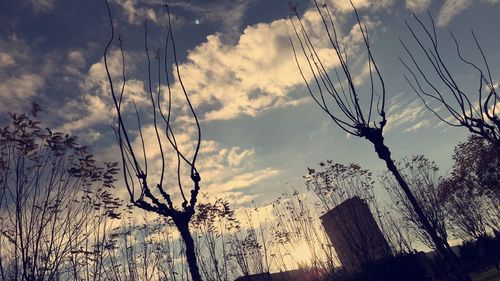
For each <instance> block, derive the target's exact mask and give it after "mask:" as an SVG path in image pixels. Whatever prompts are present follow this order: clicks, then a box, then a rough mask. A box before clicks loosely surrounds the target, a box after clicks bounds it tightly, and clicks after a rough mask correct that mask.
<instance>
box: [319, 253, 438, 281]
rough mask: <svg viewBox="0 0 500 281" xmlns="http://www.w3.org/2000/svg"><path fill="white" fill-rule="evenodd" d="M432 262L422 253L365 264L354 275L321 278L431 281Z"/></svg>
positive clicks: (337, 272)
mask: <svg viewBox="0 0 500 281" xmlns="http://www.w3.org/2000/svg"><path fill="white" fill-rule="evenodd" d="M429 263H430V261H429V260H428V259H427V258H426V257H425V256H424V255H423V254H421V253H418V254H401V255H398V256H395V257H390V258H386V259H382V260H379V261H377V262H374V263H369V264H365V265H364V266H363V269H362V270H361V271H360V272H358V273H354V274H349V273H347V272H345V271H342V270H340V271H336V272H334V273H331V274H328V275H326V276H324V277H323V278H321V279H320V280H321V281H330V280H331V281H380V280H385V281H430V280H432V279H431V278H430V277H429V274H428V271H429V266H430V264H429Z"/></svg>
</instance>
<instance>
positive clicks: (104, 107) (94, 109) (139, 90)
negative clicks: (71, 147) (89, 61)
mask: <svg viewBox="0 0 500 281" xmlns="http://www.w3.org/2000/svg"><path fill="white" fill-rule="evenodd" d="M68 57H69V61H70V63H74V64H76V65H83V64H85V59H84V58H83V55H82V54H81V53H79V52H71V53H70V54H69V55H68ZM125 57H126V60H127V67H128V69H129V70H130V71H133V70H134V64H135V61H136V59H137V58H136V57H135V56H134V55H132V54H129V53H125ZM108 65H109V70H110V73H111V76H112V77H113V81H114V83H115V84H114V88H115V91H117V93H119V91H120V87H121V72H122V61H121V54H120V51H118V50H114V51H111V52H110V53H109V55H108ZM75 71H76V70H75ZM82 80H83V81H81V82H80V85H79V89H80V93H81V94H80V96H78V97H76V98H75V99H73V100H71V101H69V102H67V103H66V104H65V105H64V106H63V108H62V109H61V110H60V114H61V117H63V118H64V120H66V122H65V123H64V125H63V126H62V127H61V128H59V130H63V131H65V132H69V133H74V132H75V131H77V130H81V129H86V128H89V127H91V126H93V125H96V124H102V123H108V124H111V122H112V120H113V117H114V116H115V115H116V113H115V110H114V105H113V103H112V97H111V91H110V86H109V83H108V80H107V76H106V70H105V68H104V61H103V60H102V59H101V60H100V61H99V62H96V63H94V64H93V65H91V66H90V68H89V70H88V73H87V74H85V75H83V77H82ZM132 100H134V101H135V103H136V104H138V105H144V104H147V103H148V99H147V95H146V91H145V88H144V83H143V82H142V81H139V80H135V79H130V80H127V83H126V86H125V92H124V105H123V110H124V111H127V110H130V109H131V106H130V102H131V101H132Z"/></svg>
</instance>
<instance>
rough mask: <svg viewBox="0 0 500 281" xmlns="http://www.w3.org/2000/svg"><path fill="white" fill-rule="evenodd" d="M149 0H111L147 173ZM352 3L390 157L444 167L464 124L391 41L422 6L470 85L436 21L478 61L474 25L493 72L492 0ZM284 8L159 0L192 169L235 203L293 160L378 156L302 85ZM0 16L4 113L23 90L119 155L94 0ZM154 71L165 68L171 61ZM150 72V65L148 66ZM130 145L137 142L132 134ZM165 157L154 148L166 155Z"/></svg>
mask: <svg viewBox="0 0 500 281" xmlns="http://www.w3.org/2000/svg"><path fill="white" fill-rule="evenodd" d="M327 2H328V5H329V7H331V9H332V11H333V14H334V18H335V22H336V24H337V25H338V29H339V32H340V33H341V36H342V42H345V43H346V44H347V45H346V47H347V48H349V50H350V51H351V53H352V54H353V57H354V61H355V62H356V59H357V58H359V59H363V56H362V55H363V54H364V53H363V52H362V51H363V49H362V48H360V45H359V43H360V37H359V30H358V29H356V26H355V21H354V18H353V12H352V8H351V7H350V5H349V2H348V1H346V0H327ZM162 3H163V1H162V0H110V6H111V10H112V14H113V18H114V23H115V26H116V32H117V33H119V34H120V37H121V39H122V40H123V46H124V51H125V58H126V72H127V73H126V76H127V86H126V90H125V94H126V99H127V101H129V102H128V103H126V106H125V107H124V111H125V113H126V114H129V115H130V114H132V113H133V110H132V109H133V107H132V106H131V103H130V101H131V100H133V101H134V102H135V103H136V104H137V107H138V108H139V111H140V112H141V116H142V118H143V124H142V125H143V134H144V136H145V139H146V145H147V148H146V150H147V151H148V158H149V161H150V164H149V165H150V167H152V168H150V171H151V172H150V173H152V174H153V175H152V177H153V178H154V176H155V175H154V174H155V171H158V167H159V165H160V161H159V159H160V158H159V154H158V153H157V144H156V143H155V140H154V130H153V127H152V126H151V122H150V120H151V111H150V104H149V100H148V97H149V96H148V91H147V86H148V85H147V76H146V75H145V74H146V73H147V72H146V58H145V54H144V47H143V42H144V29H143V23H144V21H145V20H147V21H148V22H149V27H150V28H149V30H150V32H149V44H150V49H151V50H153V49H155V48H157V47H160V46H162V45H163V40H164V38H165V32H164V30H165V27H166V23H167V15H166V13H165V10H164V8H162ZM354 3H355V5H356V6H357V7H358V8H359V12H360V15H361V16H362V18H363V21H364V22H365V23H366V25H367V27H368V32H369V34H370V41H371V44H372V49H373V50H372V51H373V53H374V56H375V59H376V60H377V62H378V64H379V68H380V69H381V72H382V76H383V77H384V79H385V82H386V87H387V95H388V96H387V115H388V125H387V127H386V131H385V138H386V141H387V144H388V145H389V146H390V148H391V149H392V153H393V157H394V158H395V159H400V158H402V157H404V156H411V155H414V154H424V155H426V156H428V157H429V158H430V159H432V160H434V161H436V162H437V163H438V165H439V166H440V167H441V170H442V173H443V174H445V173H446V172H447V171H448V170H449V168H450V165H451V155H452V152H453V147H454V146H455V145H456V144H457V143H458V142H460V141H462V140H464V139H465V137H466V132H465V130H463V129H455V128H448V127H447V126H443V124H440V123H439V122H438V120H437V119H436V118H435V117H434V116H433V115H432V114H430V113H429V112H428V111H426V109H425V107H424V106H423V104H422V103H421V102H420V100H419V99H418V97H417V96H416V95H415V94H414V93H413V92H412V91H411V88H410V87H409V85H408V84H407V83H406V82H405V81H404V78H403V73H404V68H403V66H402V64H401V63H400V61H399V57H402V58H403V59H405V58H406V56H405V53H404V49H403V48H402V46H401V43H400V42H399V40H400V39H401V40H402V41H404V42H407V44H408V46H409V47H410V48H411V49H414V50H417V48H416V44H415V42H414V41H412V39H411V38H410V36H409V33H408V29H407V28H406V26H405V24H404V20H405V19H407V20H408V21H409V22H410V24H412V25H414V26H416V22H415V20H414V19H412V17H411V11H414V12H415V13H416V14H417V15H418V16H420V17H422V19H423V20H424V22H426V23H429V20H428V18H427V11H429V12H430V14H431V15H432V16H433V17H434V19H435V21H436V25H437V32H438V36H439V38H440V39H439V40H440V41H439V42H440V48H441V49H442V52H443V54H444V57H445V59H446V60H447V61H449V63H450V66H451V68H452V72H453V76H454V77H456V78H457V80H458V81H460V82H461V83H463V87H464V89H467V90H470V92H471V95H472V96H474V95H475V94H476V93H477V89H476V88H477V84H478V83H477V82H478V81H477V77H476V76H475V73H474V72H473V71H472V70H471V68H470V67H466V66H464V65H462V64H458V63H456V62H457V56H456V52H455V47H454V45H453V43H452V40H451V37H450V34H449V31H453V33H454V34H455V36H456V37H457V39H458V40H459V41H460V42H461V45H462V47H463V51H464V54H466V55H467V56H470V58H472V59H473V60H476V61H479V57H478V53H477V50H476V49H474V48H473V39H472V37H471V33H470V31H471V29H473V30H474V32H475V33H476V35H477V37H478V39H479V41H480V43H481V45H482V47H483V49H484V52H485V53H486V55H487V57H488V59H489V60H490V67H491V71H492V73H493V75H494V76H495V75H498V74H499V73H500V69H499V67H498V66H499V65H500V63H499V62H500V48H499V46H500V37H499V36H498V27H497V22H496V19H497V17H498V15H499V14H500V1H498V0H474V1H473V0H446V1H435V0H434V1H433V0H406V1H403V0H377V1H368V0H357V1H354ZM288 6H289V3H288V1H287V0H273V1H269V0H233V1H227V0H212V1H204V0H203V1H202V0H184V1H181V0H171V1H170V10H171V13H172V23H173V32H174V36H175V39H176V44H177V55H178V59H179V67H180V73H181V77H182V79H183V82H184V84H185V86H186V88H187V92H188V94H189V95H190V97H191V98H192V101H193V104H194V106H195V108H196V111H197V113H198V114H199V116H200V119H201V126H202V138H203V143H202V154H201V155H200V161H199V164H198V165H199V167H198V169H199V171H200V173H201V176H202V189H203V191H205V192H207V193H208V194H209V196H212V197H215V196H218V197H224V198H227V199H230V201H231V202H233V203H234V204H236V205H240V206H248V205H249V204H251V202H252V200H253V201H255V202H256V204H261V203H263V202H268V201H270V200H273V199H275V198H276V197H277V196H278V195H279V194H280V193H282V192H283V191H284V190H286V189H287V188H289V187H290V185H295V186H301V185H303V181H302V175H304V174H305V173H306V171H307V169H306V167H314V166H315V165H317V163H318V162H320V161H323V160H326V159H332V160H334V161H336V162H339V163H351V162H354V163H359V164H361V165H362V166H363V167H365V168H369V169H371V170H373V171H374V172H380V171H382V170H383V166H382V164H383V163H382V162H381V161H380V160H378V159H377V157H376V155H375V153H374V152H373V149H372V147H371V146H370V144H369V143H368V142H367V141H365V140H363V139H358V138H356V137H352V136H348V135H347V134H346V133H345V132H343V131H341V130H340V129H339V128H337V127H335V126H334V125H333V123H332V122H331V121H330V119H328V118H327V116H326V115H325V114H324V113H323V112H322V111H321V110H319V108H318V107H317V106H316V105H315V104H314V103H313V101H312V99H311V98H310V97H309V95H308V93H307V91H306V90H305V87H304V84H303V81H302V78H301V77H300V73H299V72H298V70H297V67H296V65H295V61H294V59H293V53H292V51H291V48H290V44H289V39H288V36H289V35H288V34H289V32H291V25H290V23H289V21H288V20H287V18H288V16H289V15H290V10H289V8H288ZM298 12H299V14H300V15H301V16H302V17H303V19H304V22H305V23H306V25H307V28H308V29H309V30H310V32H311V34H312V36H313V37H315V38H317V39H318V42H321V39H325V33H322V31H321V22H320V21H319V18H318V15H317V13H316V12H315V10H314V9H313V6H312V3H310V2H309V1H306V0H302V1H298ZM0 15H1V16H0V97H1V103H0V113H1V114H2V115H3V116H5V114H6V113H7V112H23V111H24V112H25V111H26V110H28V108H29V105H30V103H31V102H32V101H35V102H37V103H39V104H40V105H41V106H42V108H43V112H42V113H41V114H40V118H41V119H42V120H43V121H44V122H45V126H47V127H51V128H57V129H58V130H60V131H64V132H67V133H70V134H74V135H77V136H78V137H79V139H80V142H82V143H83V144H86V145H91V146H92V147H93V151H94V152H95V154H96V155H98V157H99V158H101V159H102V160H118V159H119V158H118V153H119V151H118V149H117V146H116V144H115V139H114V136H113V133H112V130H111V123H112V120H113V117H114V115H115V113H114V111H113V106H112V101H111V96H110V93H109V85H108V83H107V81H106V80H105V79H106V76H105V72H104V68H103V62H102V54H103V51H104V48H105V46H106V43H107V40H108V38H109V35H110V26H109V22H108V18H107V12H106V7H105V4H104V1H61V0H22V1H4V2H3V3H2V9H1V11H0ZM114 43H115V44H114V48H112V49H111V50H110V53H109V59H110V66H111V70H112V72H113V73H115V74H117V73H120V71H121V61H120V54H119V52H118V49H117V48H116V47H117V44H116V43H117V42H114ZM322 51H323V54H324V55H325V57H324V61H325V62H326V63H327V64H328V66H329V67H330V69H333V67H334V66H335V61H334V60H332V59H331V58H329V56H328V54H329V53H331V52H329V50H328V49H326V48H324V49H322ZM416 56H417V59H418V58H419V55H418V54H417V55H416ZM167 71H168V73H169V74H170V75H171V77H172V73H173V69H172V64H171V63H170V64H169V65H168V67H167ZM153 74H154V75H153V76H154V77H156V75H157V72H155V71H153ZM160 74H161V75H165V73H160ZM354 74H355V76H356V77H359V79H360V85H361V86H362V84H363V83H364V82H366V79H365V80H363V79H362V78H363V77H364V76H363V73H354ZM495 77H498V76H495ZM162 79H163V80H162V81H161V83H162V85H163V90H162V91H163V92H162V93H165V89H166V87H164V83H165V82H164V80H165V79H164V78H162ZM494 79H495V78H494ZM179 86H180V85H179V81H178V79H177V78H175V80H174V81H173V84H172V88H173V90H174V94H177V99H175V98H174V100H175V102H176V103H175V104H174V109H175V111H174V113H175V122H176V123H175V124H176V125H175V130H176V134H177V136H178V138H179V140H180V142H181V144H182V145H183V148H184V149H185V151H191V150H192V148H193V145H194V144H195V143H194V141H193V140H194V139H195V137H196V130H195V128H194V127H193V126H192V125H193V123H192V119H191V118H190V115H189V114H188V112H187V111H186V105H185V103H183V100H182V99H181V98H180V97H182V96H180V95H179V94H180V92H179V88H180V87H179ZM156 87H157V82H155V81H153V88H156ZM3 120H4V119H3ZM132 120H133V118H129V119H128V122H129V124H128V125H129V126H130V127H129V128H130V131H131V133H132V135H133V136H134V137H137V135H138V134H137V132H138V131H137V127H136V126H135V123H133V122H132ZM134 143H135V145H137V146H139V145H140V142H139V140H138V139H136V140H135V141H134ZM170 156H171V157H170ZM170 156H169V157H167V159H174V158H173V156H172V155H170ZM158 173H159V172H156V175H158ZM172 182H175V181H172ZM172 184H173V183H172Z"/></svg>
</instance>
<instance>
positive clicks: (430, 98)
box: [400, 14, 500, 148]
mask: <svg viewBox="0 0 500 281" xmlns="http://www.w3.org/2000/svg"><path fill="white" fill-rule="evenodd" d="M413 16H414V18H415V20H416V21H417V26H419V27H420V28H421V30H420V31H417V30H416V28H414V27H413V26H412V25H411V24H410V23H408V21H405V22H406V25H407V26H408V29H409V30H410V33H411V35H412V37H413V39H415V42H416V43H417V45H418V47H417V48H418V49H419V50H420V51H421V52H422V54H423V56H418V57H417V52H415V51H412V50H410V48H409V47H408V46H407V44H405V43H404V42H403V41H401V44H403V47H404V49H405V50H406V53H407V55H408V57H409V59H408V60H407V62H405V61H404V60H403V59H400V60H401V62H402V63H403V65H404V66H405V68H406V69H407V71H408V72H409V77H408V76H407V75H405V79H406V81H408V83H409V84H410V86H411V87H412V89H413V90H414V91H415V93H417V95H418V96H419V97H420V99H421V100H422V101H423V103H424V105H425V106H426V107H427V108H428V109H429V110H430V111H432V112H433V113H434V114H435V115H436V116H437V117H438V118H439V119H440V120H441V121H442V122H444V123H446V124H448V125H450V126H454V127H464V128H467V129H468V130H469V131H470V132H472V133H473V134H475V135H477V136H480V137H482V138H484V139H486V140H488V141H489V142H491V143H492V144H494V145H495V146H496V147H497V148H498V147H500V113H499V107H500V104H499V103H500V96H499V95H498V93H497V89H498V84H496V83H495V82H494V81H493V78H492V75H491V71H490V67H489V63H488V59H487V58H486V56H485V54H484V52H483V49H482V48H481V45H480V44H479V41H478V40H477V38H476V35H475V34H474V32H473V31H471V33H472V37H473V38H474V43H475V45H476V47H477V52H478V53H479V54H480V55H481V58H482V62H473V61H471V60H470V59H468V58H465V57H464V56H463V54H462V51H461V48H460V44H459V43H458V41H457V39H456V38H455V36H454V35H453V33H451V32H450V34H451V37H452V39H453V42H454V43H455V47H456V50H457V55H458V58H457V59H458V60H459V61H460V62H461V63H463V64H464V65H465V66H468V67H470V68H471V69H472V71H474V72H475V73H477V75H478V77H477V78H478V85H477V86H478V88H477V89H478V90H477V99H476V98H472V97H471V93H469V92H468V91H469V90H468V89H466V88H465V87H464V86H463V85H462V84H461V83H460V81H458V80H457V78H456V77H454V74H453V72H452V67H450V66H449V65H450V64H449V63H448V62H446V61H445V59H444V58H443V55H442V51H441V49H440V47H439V44H438V36H437V32H436V26H435V24H434V20H433V19H432V17H431V15H430V14H429V18H430V21H431V26H430V27H428V26H426V25H425V24H424V23H423V22H422V21H421V20H420V19H419V18H418V17H417V16H416V15H415V14H413ZM422 57H423V59H422ZM480 64H482V65H480ZM427 68H430V71H429V70H428V69H427ZM435 104H437V106H436V105H435ZM441 109H443V110H442V111H441Z"/></svg>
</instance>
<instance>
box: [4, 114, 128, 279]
mask: <svg viewBox="0 0 500 281" xmlns="http://www.w3.org/2000/svg"><path fill="white" fill-rule="evenodd" d="M39 124H40V123H39V122H38V121H36V120H34V119H32V117H31V116H28V115H25V114H10V120H9V123H8V124H7V125H6V126H4V127H2V128H1V129H0V279H1V280H59V278H62V277H63V276H66V277H68V278H71V277H75V279H79V280H83V279H80V278H79V276H81V274H83V271H86V274H87V276H89V275H92V276H93V277H94V276H95V278H98V276H99V271H100V268H101V265H102V264H101V260H100V257H101V253H102V252H101V250H102V247H101V246H102V245H101V244H100V242H101V241H100V238H102V235H104V233H106V231H107V230H109V229H107V227H106V225H107V224H106V223H107V220H108V218H119V217H120V214H119V212H118V211H117V209H118V208H119V207H120V205H121V202H120V200H119V199H117V198H115V197H113V196H112V195H111V189H112V188H113V183H114V181H115V178H114V175H115V174H116V173H117V171H118V169H117V167H116V166H117V165H118V163H106V162H105V163H104V165H102V166H101V165H98V164H96V161H95V159H94V156H93V155H92V154H90V153H89V152H88V149H87V147H85V146H80V145H79V144H78V143H77V140H76V137H73V136H69V135H65V134H62V133H59V132H53V131H52V130H50V129H48V128H47V129H41V128H40V127H39ZM76 256H78V258H76ZM77 263H78V264H77ZM85 280H88V279H85Z"/></svg>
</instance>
